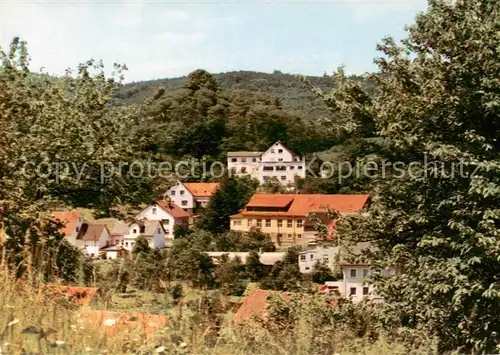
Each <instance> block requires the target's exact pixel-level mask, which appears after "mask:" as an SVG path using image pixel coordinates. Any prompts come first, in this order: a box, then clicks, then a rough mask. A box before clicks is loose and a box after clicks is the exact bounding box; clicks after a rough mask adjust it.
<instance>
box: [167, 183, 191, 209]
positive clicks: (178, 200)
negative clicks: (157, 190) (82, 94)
mask: <svg viewBox="0 0 500 355" xmlns="http://www.w3.org/2000/svg"><path fill="white" fill-rule="evenodd" d="M167 194H168V196H170V198H171V199H172V202H174V203H175V204H176V205H177V206H179V207H181V208H183V209H189V210H192V209H193V208H195V207H196V201H195V199H194V196H193V195H192V194H191V192H189V190H188V189H186V187H185V186H184V184H183V183H182V182H178V183H177V185H175V186H172V187H171V188H170V189H168V191H167Z"/></svg>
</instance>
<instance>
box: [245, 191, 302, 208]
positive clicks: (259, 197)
mask: <svg viewBox="0 0 500 355" xmlns="http://www.w3.org/2000/svg"><path fill="white" fill-rule="evenodd" d="M294 196H295V195H286V194H255V195H253V196H252V198H251V199H250V201H248V203H247V207H282V208H283V207H286V206H287V205H288V204H289V203H290V202H292V201H293V199H294Z"/></svg>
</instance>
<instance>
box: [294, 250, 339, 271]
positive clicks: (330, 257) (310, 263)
mask: <svg viewBox="0 0 500 355" xmlns="http://www.w3.org/2000/svg"><path fill="white" fill-rule="evenodd" d="M338 253H339V248H338V247H333V246H328V245H325V246H321V245H320V246H317V247H316V248H315V249H311V250H306V251H303V252H301V253H299V269H300V272H301V273H303V274H306V273H310V272H312V271H313V270H314V265H316V262H317V261H320V262H322V263H323V264H325V265H326V266H328V267H329V268H330V269H332V270H333V268H334V266H335V260H336V259H335V258H336V255H337V254H338Z"/></svg>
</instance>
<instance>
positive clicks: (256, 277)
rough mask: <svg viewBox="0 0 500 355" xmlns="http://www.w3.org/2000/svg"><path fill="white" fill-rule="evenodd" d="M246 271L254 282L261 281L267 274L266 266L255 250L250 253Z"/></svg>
mask: <svg viewBox="0 0 500 355" xmlns="http://www.w3.org/2000/svg"><path fill="white" fill-rule="evenodd" d="M246 273H247V275H248V277H250V280H252V282H256V281H260V280H262V279H263V278H264V277H265V276H266V270H265V267H264V265H263V264H262V263H261V262H260V256H259V254H258V253H257V252H256V251H255V250H253V251H251V252H250V254H249V255H248V258H247V263H246Z"/></svg>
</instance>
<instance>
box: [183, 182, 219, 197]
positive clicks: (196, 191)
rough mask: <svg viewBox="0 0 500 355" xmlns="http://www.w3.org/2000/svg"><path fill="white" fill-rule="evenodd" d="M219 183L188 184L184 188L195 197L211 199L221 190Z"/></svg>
mask: <svg viewBox="0 0 500 355" xmlns="http://www.w3.org/2000/svg"><path fill="white" fill-rule="evenodd" d="M219 185H220V184H219V183H218V182H186V183H184V186H185V187H186V189H188V190H189V192H191V194H193V196H194V197H211V196H213V194H214V193H215V191H216V190H217V189H218V188H219Z"/></svg>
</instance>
